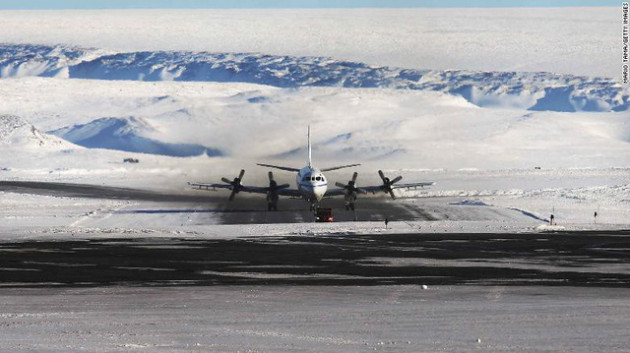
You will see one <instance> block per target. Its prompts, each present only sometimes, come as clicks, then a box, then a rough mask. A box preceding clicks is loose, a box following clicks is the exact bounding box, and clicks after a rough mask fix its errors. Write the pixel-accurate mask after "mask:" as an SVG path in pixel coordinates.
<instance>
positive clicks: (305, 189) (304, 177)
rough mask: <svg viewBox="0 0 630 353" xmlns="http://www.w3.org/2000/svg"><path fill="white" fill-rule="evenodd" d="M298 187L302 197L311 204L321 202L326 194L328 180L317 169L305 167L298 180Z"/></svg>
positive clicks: (299, 173) (301, 170)
mask: <svg viewBox="0 0 630 353" xmlns="http://www.w3.org/2000/svg"><path fill="white" fill-rule="evenodd" d="M296 182H297V187H298V190H299V191H300V193H302V196H303V197H304V198H305V199H307V200H308V201H311V202H319V201H321V199H322V198H323V197H324V195H325V194H326V189H328V180H327V179H326V177H324V174H323V173H322V172H321V171H320V170H319V169H317V168H313V167H304V168H302V169H300V171H299V172H298V174H297V178H296Z"/></svg>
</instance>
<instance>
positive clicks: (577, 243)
mask: <svg viewBox="0 0 630 353" xmlns="http://www.w3.org/2000/svg"><path fill="white" fill-rule="evenodd" d="M261 235H262V234H261ZM629 235H630V232H628V231H609V232H605V231H598V232H564V233H537V234H490V233H488V234H372V235H340V234H336V235H313V236H288V237H260V236H258V237H243V238H232V239H180V238H134V239H130V238H122V237H121V238H109V239H91V240H86V239H81V240H54V241H21V242H5V243H2V244H1V246H0V254H1V257H0V287H93V286H217V285H300V286H304V285H308V286H313V285H324V286H331V285H334V286H359V285H360V286H375V285H405V284H415V285H454V284H475V285H550V286H585V287H591V286H600V287H628V286H630V265H628V259H629V258H630V253H629V252H628V249H630V238H629ZM77 236H78V237H80V235H79V234H77Z"/></svg>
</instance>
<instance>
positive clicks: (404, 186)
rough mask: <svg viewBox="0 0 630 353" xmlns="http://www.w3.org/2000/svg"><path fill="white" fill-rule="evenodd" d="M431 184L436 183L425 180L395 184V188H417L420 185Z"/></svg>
mask: <svg viewBox="0 0 630 353" xmlns="http://www.w3.org/2000/svg"><path fill="white" fill-rule="evenodd" d="M431 185H435V182H434V181H425V182H420V183H409V184H395V185H393V188H394V189H407V190H409V189H417V188H418V187H421V188H422V187H425V186H431Z"/></svg>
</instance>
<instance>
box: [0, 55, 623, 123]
mask: <svg viewBox="0 0 630 353" xmlns="http://www.w3.org/2000/svg"><path fill="white" fill-rule="evenodd" d="M101 52H102V51H97V50H95V49H81V48H74V47H64V46H56V47H52V46H43V45H27V44H22V45H17V44H16V45H13V44H5V45H0V74H1V77H23V76H43V77H53V76H56V77H68V78H81V79H98V80H140V81H210V82H246V83H255V84H263V85H269V86H274V87H283V88H295V87H304V86H320V87H321V86H326V87H328V86H334V87H339V86H341V87H351V88H374V87H387V88H394V89H405V90H408V89H411V90H423V91H440V92H445V93H448V94H452V95H458V96H461V97H463V98H465V99H466V100H467V101H469V102H471V103H473V104H475V105H477V106H480V107H489V108H515V109H528V110H532V111H558V112H576V111H599V112H607V111H626V110H628V109H629V107H630V88H628V87H623V86H621V85H620V84H619V83H618V82H617V81H615V80H613V79H606V78H589V77H581V76H572V75H557V74H551V73H524V72H472V71H456V70H449V71H435V70H433V71H432V70H414V69H401V68H394V67H376V66H370V65H367V64H365V63H361V62H350V61H340V60H335V59H333V58H329V57H292V56H275V55H264V54H249V53H208V52H165V51H152V52H148V51H147V52H127V53H114V54H100V53H101ZM255 102H260V101H255Z"/></svg>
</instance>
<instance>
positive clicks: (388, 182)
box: [378, 170, 402, 199]
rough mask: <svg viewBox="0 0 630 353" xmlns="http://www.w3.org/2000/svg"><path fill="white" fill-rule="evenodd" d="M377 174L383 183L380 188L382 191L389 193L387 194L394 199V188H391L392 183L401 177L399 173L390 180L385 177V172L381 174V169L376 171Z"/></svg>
mask: <svg viewBox="0 0 630 353" xmlns="http://www.w3.org/2000/svg"><path fill="white" fill-rule="evenodd" d="M378 175H379V176H380V177H381V179H382V180H383V185H381V190H383V192H385V193H389V195H390V196H391V197H392V199H396V196H395V195H394V189H393V188H392V185H394V184H395V183H397V182H399V181H400V180H401V179H402V177H401V176H400V175H399V176H397V177H395V178H394V179H392V180H390V179H389V178H387V177H386V176H385V174H383V171H382V170H379V171H378Z"/></svg>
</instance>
